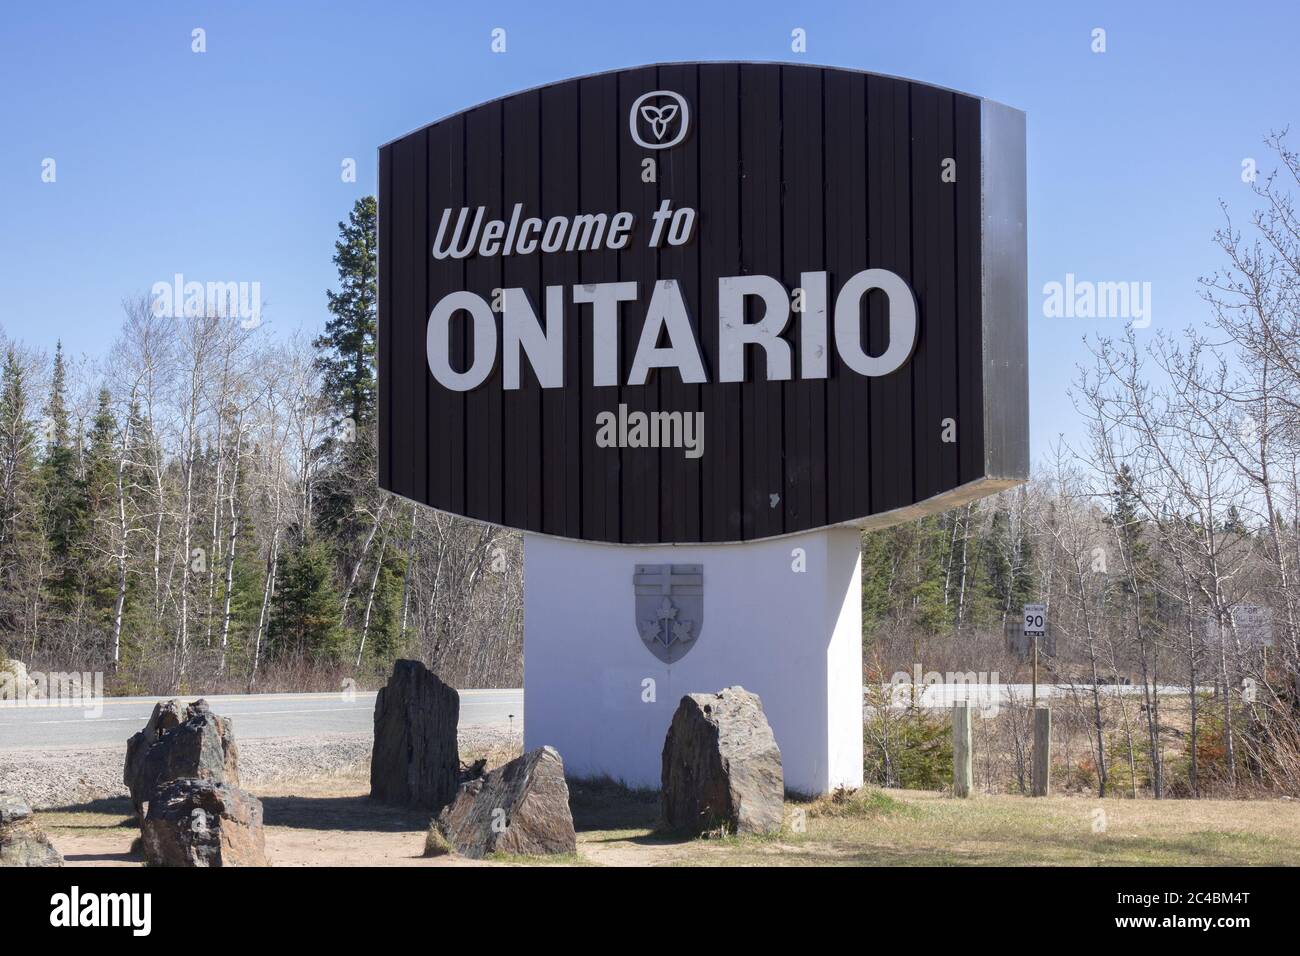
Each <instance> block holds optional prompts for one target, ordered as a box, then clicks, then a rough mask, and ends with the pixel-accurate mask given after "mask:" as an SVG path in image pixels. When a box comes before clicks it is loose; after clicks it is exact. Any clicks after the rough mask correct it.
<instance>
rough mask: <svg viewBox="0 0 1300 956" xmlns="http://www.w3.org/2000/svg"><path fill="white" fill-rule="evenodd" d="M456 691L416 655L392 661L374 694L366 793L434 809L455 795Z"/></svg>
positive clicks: (385, 800)
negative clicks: (389, 671)
mask: <svg viewBox="0 0 1300 956" xmlns="http://www.w3.org/2000/svg"><path fill="white" fill-rule="evenodd" d="M459 719H460V695H459V694H458V693H456V690H455V688H452V687H448V686H447V685H446V684H444V683H443V682H442V681H441V680H439V679H438V675H436V674H434V673H433V672H432V671H430V670H429V669H428V668H427V667H425V666H424V665H423V664H421V663H420V662H419V661H396V662H395V663H394V664H393V674H392V676H391V677H390V678H389V679H388V685H387V686H386V687H383V688H381V689H380V691H379V693H378V695H377V696H376V697H375V745H374V750H373V751H372V752H371V757H370V796H371V797H373V798H374V799H376V800H379V801H382V802H383V803H391V804H397V805H399V806H407V807H419V808H421V809H425V810H432V811H434V812H437V811H438V810H441V809H442V808H443V807H445V806H446V805H447V804H449V803H450V802H451V801H452V799H453V798H454V797H455V796H456V778H457V774H458V772H459V771H460V751H459V749H458V747H457V743H456V724H457V721H459Z"/></svg>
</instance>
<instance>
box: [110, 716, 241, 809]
mask: <svg viewBox="0 0 1300 956" xmlns="http://www.w3.org/2000/svg"><path fill="white" fill-rule="evenodd" d="M186 777H193V778H197V779H200V780H211V781H212V782H214V783H224V784H228V785H230V786H232V787H238V786H239V751H238V749H237V748H236V747H235V733H234V730H233V728H232V726H231V721H230V720H229V719H228V718H225V717H218V716H217V715H216V714H214V713H212V711H211V710H210V709H209V707H208V702H207V701H206V700H196V701H195V702H194V703H192V704H190V705H189V706H183V705H182V704H181V702H180V701H179V700H169V701H164V702H161V703H158V704H155V705H154V708H153V713H152V714H151V715H150V716H149V722H148V723H147V724H145V725H144V729H143V730H141V731H140V732H139V733H137V734H133V735H132V736H131V739H130V740H128V741H127V742H126V766H125V767H124V768H123V771H122V782H123V783H124V784H126V786H127V789H129V790H130V791H131V802H132V803H134V804H135V811H136V813H137V814H138V815H140V816H141V817H143V816H144V813H145V808H146V804H147V803H148V802H149V798H150V796H151V795H152V793H153V792H154V791H155V790H156V789H158V788H159V787H160V786H161V785H162V784H165V783H167V782H168V781H171V780H179V779H181V778H186Z"/></svg>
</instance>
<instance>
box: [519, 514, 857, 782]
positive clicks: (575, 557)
mask: <svg viewBox="0 0 1300 956" xmlns="http://www.w3.org/2000/svg"><path fill="white" fill-rule="evenodd" d="M642 564H698V565H703V578H704V622H703V626H702V627H701V628H700V629H699V634H698V636H697V637H696V638H695V639H694V641H693V642H692V643H693V646H691V647H690V649H689V650H688V651H687V652H686V653H685V654H684V655H682V656H681V657H680V659H676V660H674V661H673V663H671V664H665V663H663V662H661V661H660V660H658V659H656V657H655V655H654V654H652V653H651V651H650V649H649V648H648V647H647V646H646V644H645V643H644V642H643V641H642V639H641V636H640V634H639V632H638V628H637V620H636V613H635V606H636V599H635V596H634V590H633V573H634V570H635V568H636V566H637V565H642ZM800 568H802V570H800ZM736 684H739V685H741V686H743V687H744V688H745V689H746V690H749V691H753V692H754V693H756V694H758V695H759V697H761V698H762V701H763V710H764V712H765V713H766V714H767V719H768V722H769V723H770V724H771V725H772V731H773V733H774V734H775V735H776V742H777V745H778V746H779V747H780V748H781V758H782V765H783V767H784V772H785V785H786V789H787V790H792V791H797V792H801V793H808V794H817V793H825V792H827V791H829V790H833V789H835V788H836V787H840V786H846V787H859V786H861V785H862V581H861V557H860V538H859V533H858V531H856V530H853V529H843V528H833V529H826V530H821V531H814V532H810V533H808V534H802V535H794V536H791V537H788V538H780V539H777V540H768V541H759V542H753V543H747V544H732V545H681V546H679V545H645V546H636V547H628V546H614V545H602V544H591V543H584V542H576V541H567V540H561V539H556V538H548V537H542V536H538V535H528V534H525V535H524V746H525V747H526V748H527V749H529V750H532V749H533V748H535V747H540V746H542V745H544V744H549V745H551V746H553V747H555V748H556V749H557V750H559V752H560V755H561V756H562V757H563V758H564V767H565V771H566V772H567V773H568V774H569V775H570V776H573V777H597V776H608V777H611V778H613V779H615V780H620V781H622V782H624V783H626V784H628V785H630V786H634V787H653V788H655V789H658V787H659V782H660V769H661V768H660V760H661V755H662V752H663V745H664V736H665V734H666V733H667V732H668V725H669V722H670V721H671V720H672V715H673V712H674V711H675V710H676V709H677V704H678V702H679V701H680V700H681V698H682V696H683V695H684V694H688V693H708V692H715V691H718V690H721V689H722V688H723V687H728V686H732V685H736Z"/></svg>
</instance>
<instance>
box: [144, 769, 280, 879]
mask: <svg viewBox="0 0 1300 956" xmlns="http://www.w3.org/2000/svg"><path fill="white" fill-rule="evenodd" d="M140 829H141V831H142V835H143V837H144V858H145V861H146V862H147V863H149V864H150V865H151V866H188V867H203V866H269V865H270V864H269V863H268V862H267V859H266V834H265V833H264V832H263V830H262V801H260V800H258V799H257V798H256V797H254V796H253V795H252V794H251V793H249V792H247V791H246V790H240V789H239V788H238V787H233V786H230V785H228V784H224V783H216V782H214V781H212V780H200V779H197V778H193V777H186V778H182V779H179V780H172V781H169V782H167V783H164V784H163V785H162V786H161V787H159V789H158V790H157V791H155V792H154V794H153V795H152V796H151V797H150V799H149V811H148V813H147V814H146V815H145V818H144V820H143V821H142V822H141V824H140Z"/></svg>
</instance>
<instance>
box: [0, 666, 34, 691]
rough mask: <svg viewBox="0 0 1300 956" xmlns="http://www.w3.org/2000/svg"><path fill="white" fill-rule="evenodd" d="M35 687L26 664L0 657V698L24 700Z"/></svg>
mask: <svg viewBox="0 0 1300 956" xmlns="http://www.w3.org/2000/svg"><path fill="white" fill-rule="evenodd" d="M35 687H36V682H35V681H33V680H32V679H31V678H30V677H28V676H27V665H26V664H24V663H23V662H22V661H16V660H9V659H6V658H4V657H0V700H26V699H27V698H28V696H29V695H30V693H31V692H32V691H33V690H35Z"/></svg>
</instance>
